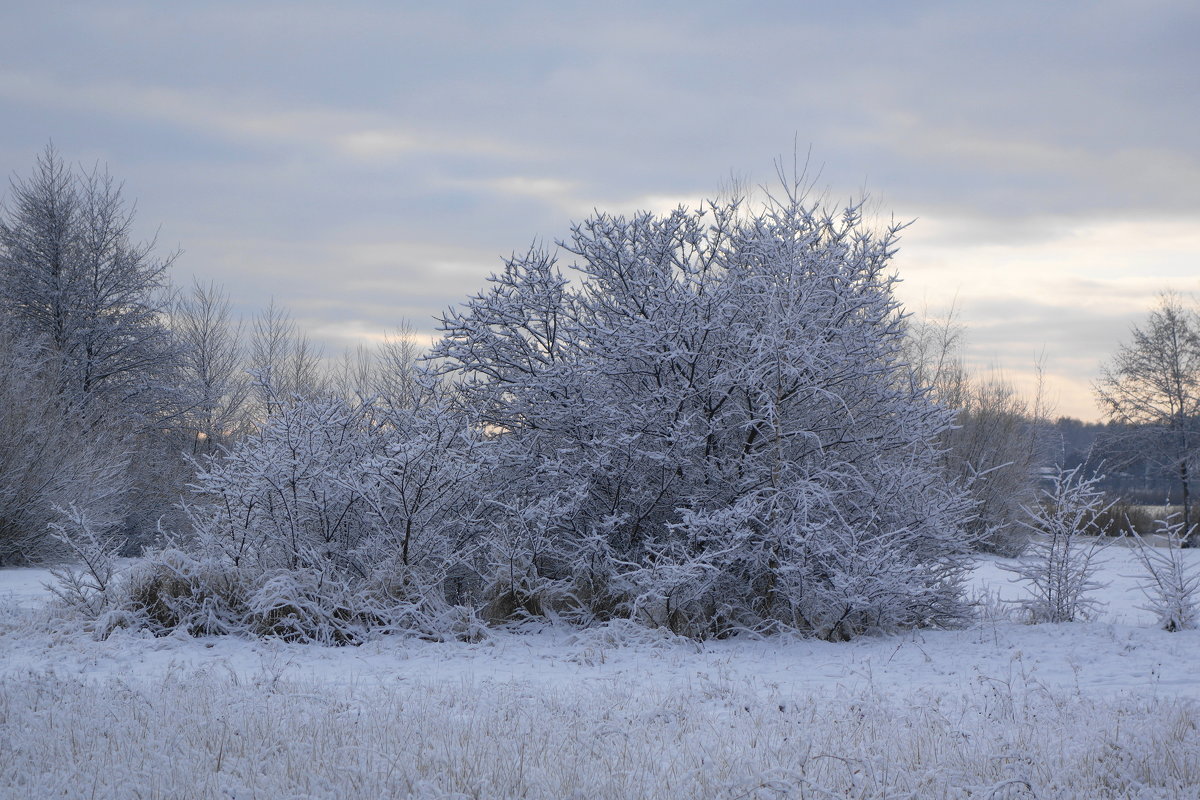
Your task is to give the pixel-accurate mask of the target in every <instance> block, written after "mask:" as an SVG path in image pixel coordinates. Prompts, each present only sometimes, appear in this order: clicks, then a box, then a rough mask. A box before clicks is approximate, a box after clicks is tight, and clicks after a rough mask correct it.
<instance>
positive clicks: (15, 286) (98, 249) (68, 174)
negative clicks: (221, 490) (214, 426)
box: [0, 147, 188, 427]
mask: <svg viewBox="0 0 1200 800" xmlns="http://www.w3.org/2000/svg"><path fill="white" fill-rule="evenodd" d="M132 227H133V211H132V210H131V208H130V207H129V206H128V204H127V203H126V202H125V200H124V198H123V197H122V195H121V187H120V185H118V184H117V183H116V182H115V181H114V180H113V179H112V178H111V177H110V176H109V175H107V174H106V173H102V172H100V171H99V170H93V171H92V172H86V173H82V174H79V173H77V172H75V171H74V170H72V169H71V168H70V167H69V166H67V165H66V164H65V163H64V162H63V160H62V158H61V157H60V156H59V155H58V153H56V152H55V151H54V150H53V149H52V148H49V147H48V148H47V149H46V150H45V152H44V153H43V154H42V155H41V156H40V157H39V158H38V160H37V163H36V164H35V166H34V171H33V174H32V175H31V176H30V177H28V178H25V179H16V180H14V181H13V182H12V184H11V186H10V191H9V197H8V199H7V202H6V203H5V206H4V211H3V213H2V214H0V313H3V314H5V315H6V316H8V317H9V318H10V319H11V321H12V324H13V326H14V328H15V330H16V331H17V333H18V335H21V336H22V337H23V338H26V339H29V340H37V341H39V342H41V343H42V344H43V346H44V347H46V348H48V350H49V352H50V353H51V354H53V356H54V359H55V362H56V365H57V369H58V373H59V375H58V377H59V381H60V394H61V395H62V396H63V397H65V398H66V399H67V400H69V401H70V403H71V404H72V406H73V407H77V408H88V407H92V406H97V405H98V406H102V407H103V408H104V410H105V413H106V415H109V416H113V415H120V416H122V417H125V418H127V419H129V420H132V421H134V422H136V423H138V424H141V425H143V426H145V427H162V426H164V425H166V424H171V423H172V421H173V420H174V419H175V418H176V417H177V415H178V414H179V413H180V412H181V410H182V409H183V408H185V407H186V405H187V401H188V399H187V398H186V397H183V396H181V394H180V391H179V386H180V384H179V381H178V376H177V375H176V372H175V370H176V365H177V363H178V358H177V356H178V349H177V348H176V346H175V343H174V341H173V339H172V336H171V332H170V330H169V328H168V326H167V314H166V311H167V304H166V303H167V298H166V293H165V291H164V290H165V289H166V282H167V278H166V271H167V268H168V266H169V265H170V263H171V258H166V259H162V258H157V257H155V255H154V252H153V251H154V243H153V242H145V243H138V242H135V241H134V240H133V238H132Z"/></svg>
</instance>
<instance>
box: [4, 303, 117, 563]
mask: <svg viewBox="0 0 1200 800" xmlns="http://www.w3.org/2000/svg"><path fill="white" fill-rule="evenodd" d="M58 385H59V384H58V371H57V366H56V364H55V362H54V359H52V358H51V357H50V355H49V354H48V352H47V349H46V348H44V347H41V346H40V345H39V344H38V343H37V342H31V341H26V340H24V339H22V338H21V337H19V336H17V335H16V334H15V333H14V332H13V331H12V330H11V328H10V327H9V326H7V325H6V324H4V320H3V319H2V318H0V566H5V565H8V564H14V563H28V562H30V561H37V560H44V559H53V558H55V557H56V556H58V555H62V554H63V553H62V549H61V548H60V546H59V545H60V542H59V541H58V540H57V539H55V538H54V537H53V536H52V535H51V528H50V526H51V524H53V523H56V522H58V521H59V519H58V515H57V512H56V509H58V508H66V507H68V506H70V505H72V504H74V505H75V506H76V508H77V509H79V510H81V511H82V512H84V513H86V514H87V515H88V516H89V517H90V518H91V519H92V520H94V521H95V522H96V523H97V524H99V525H102V526H111V525H114V524H115V523H116V521H117V520H118V519H119V511H120V508H121V506H122V496H123V494H124V492H125V471H126V467H127V462H128V458H129V457H128V453H127V452H126V450H125V446H126V442H125V441H124V440H123V438H122V437H121V436H119V435H117V434H115V433H113V432H112V431H110V430H108V429H107V428H106V427H105V426H104V424H103V420H102V419H98V418H97V417H96V416H95V415H94V414H92V413H88V412H82V413H81V412H71V413H68V411H69V409H68V408H67V406H68V405H69V404H68V402H67V400H66V399H65V398H63V397H62V395H61V394H59V393H58V391H57V390H58Z"/></svg>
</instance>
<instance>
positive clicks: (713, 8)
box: [0, 0, 1200, 419]
mask: <svg viewBox="0 0 1200 800" xmlns="http://www.w3.org/2000/svg"><path fill="white" fill-rule="evenodd" d="M1198 41H1200V4H1197V3H1195V2H1171V1H1169V0H1137V1H1136V2H1132V1H1128V0H1115V1H1106V0H1096V2H1071V1H1070V0H1066V1H1064V2H1054V3H1047V2H1044V0H1038V1H1037V2H1026V1H1025V0H1015V1H1014V2H1005V3H993V2H966V1H964V0H959V1H958V2H919V1H918V2H905V3H896V2H894V0H893V1H892V2H856V3H829V2H823V3H809V2H797V1H796V0H792V1H791V2H771V1H770V0H768V1H766V2H756V3H720V2H705V1H704V0H697V1H694V2H687V3H676V2H657V3H653V4H650V3H644V2H643V3H625V2H610V3H604V4H601V3H594V2H593V3H578V4H577V3H569V2H554V3H540V2H522V3H484V2H462V3H454V2H447V3H436V4H435V3H407V2H379V3H366V2H337V3H327V4H326V3H316V2H308V3H303V4H300V3H270V2H262V3H254V4H249V3H244V2H228V3H225V2H201V1H196V2H189V3H186V4H184V3H161V2H147V3H129V2H88V3H78V4H71V3H50V2H46V3H16V2H2V0H0V54H2V55H0V120H2V121H3V124H2V125H0V168H2V169H3V170H4V171H5V172H6V173H7V174H8V175H9V176H10V177H11V176H17V177H20V176H23V175H27V174H28V173H29V172H30V170H31V168H32V165H33V162H34V159H35V158H36V156H37V154H38V153H39V152H40V151H41V150H42V149H43V148H44V147H45V146H46V144H47V143H48V142H53V144H54V147H55V148H56V149H57V150H58V151H59V153H60V154H61V155H62V156H63V157H64V158H65V159H67V160H68V161H70V162H72V163H77V164H80V165H83V166H84V167H90V166H92V165H95V164H100V165H102V166H103V167H106V168H107V170H108V171H109V172H110V173H111V174H112V175H113V176H115V177H117V178H119V179H121V180H123V181H124V184H125V192H126V194H127V196H128V197H130V198H131V199H136V201H137V227H138V231H137V232H138V235H139V236H140V237H141V238H149V237H155V236H156V237H157V242H158V246H159V251H160V252H162V253H164V254H165V253H168V252H171V251H173V250H175V249H179V250H181V251H182V253H181V255H180V257H179V259H178V260H177V262H176V264H175V267H174V275H175V279H176V281H177V282H179V283H181V284H186V283H189V282H190V281H191V280H192V278H193V276H194V277H196V278H197V279H199V280H201V281H205V282H207V281H210V280H211V281H216V282H218V283H220V284H222V285H223V286H224V287H225V289H226V290H227V291H228V292H229V294H230V295H231V297H232V298H233V300H234V303H235V306H236V308H237V310H238V311H239V312H240V313H242V314H245V315H247V316H251V315H253V314H255V313H257V312H258V311H259V310H261V309H262V308H264V307H265V306H266V305H267V304H269V303H270V302H272V300H274V301H275V302H276V303H278V304H280V305H283V306H285V307H287V308H289V309H290V310H291V312H292V314H293V316H294V317H295V318H296V319H297V321H298V322H299V323H300V325H301V326H302V327H303V328H304V329H306V330H307V331H308V332H309V334H310V335H311V336H312V338H313V339H315V340H316V341H318V342H321V343H323V344H324V346H325V349H326V352H327V353H331V354H334V353H339V352H341V350H342V349H343V348H346V347H353V346H355V345H356V344H358V343H360V342H371V341H378V340H379V339H381V338H382V337H383V336H384V335H385V334H386V333H387V332H388V331H390V330H393V329H395V328H396V327H397V326H399V325H401V324H402V323H404V322H405V321H407V322H409V323H410V324H411V325H412V327H413V328H414V330H415V331H416V332H417V334H418V335H421V336H430V335H432V334H433V332H434V330H435V328H436V322H435V317H436V315H438V314H440V313H441V312H443V311H444V310H445V309H446V308H447V307H449V306H452V305H455V304H457V303H459V302H461V301H462V300H464V299H465V298H466V297H467V296H468V295H470V294H472V293H474V292H476V291H478V290H479V289H481V288H482V287H483V286H484V283H485V281H486V278H487V276H488V275H489V274H490V273H492V272H494V271H496V270H498V269H500V268H501V265H502V259H503V257H504V256H506V255H508V254H510V253H513V252H517V251H524V250H526V249H527V248H528V247H529V246H530V244H531V243H534V242H541V243H546V244H552V243H553V242H554V241H555V240H556V239H561V238H563V237H564V236H566V235H567V234H568V232H569V230H570V224H571V222H573V221H580V220H582V219H583V218H585V217H586V216H588V215H589V214H591V213H592V212H593V211H594V210H597V209H598V210H602V211H609V212H621V213H628V212H632V211H634V210H638V209H646V210H654V211H666V210H669V209H671V208H673V207H674V206H676V205H678V204H680V203H683V204H687V205H689V206H692V207H694V206H695V205H696V204H697V203H699V202H700V201H701V200H702V199H703V198H706V197H711V196H713V195H715V194H717V193H718V192H720V191H721V190H722V189H723V188H725V187H727V186H728V185H729V184H730V183H731V182H736V183H741V184H744V185H750V186H759V185H765V186H770V185H771V183H772V182H773V181H774V180H775V164H776V162H777V161H778V160H780V159H781V158H782V159H783V161H784V162H785V163H787V164H790V163H791V162H792V159H793V155H794V154H796V155H798V158H799V160H800V161H801V162H806V163H807V165H808V167H807V179H808V180H809V182H810V183H811V185H812V186H813V187H814V191H815V192H816V193H818V194H820V195H821V196H822V197H824V198H825V202H827V203H829V204H832V205H838V204H843V203H845V202H848V201H850V200H851V199H853V198H858V197H860V196H862V195H864V194H865V195H867V196H868V198H869V207H870V208H871V209H873V210H874V211H875V212H876V213H877V214H879V215H881V216H882V217H885V218H887V217H894V218H895V219H897V220H903V221H912V225H911V226H910V227H909V228H908V229H907V230H906V231H905V234H904V238H903V240H902V242H901V249H900V252H899V253H898V254H897V256H896V258H895V261H894V265H895V268H896V271H897V273H898V274H899V276H900V278H901V279H902V283H901V284H900V285H899V288H898V292H899V295H900V298H901V299H902V300H903V301H904V302H905V304H906V305H907V306H908V308H909V309H911V310H913V311H914V312H924V311H925V310H928V311H929V312H930V313H933V314H940V313H944V312H945V311H946V310H947V309H948V308H950V307H951V306H952V307H953V308H954V309H955V313H956V315H957V317H958V319H959V320H961V321H962V322H963V323H964V324H965V325H966V326H967V340H966V341H967V345H966V357H967V360H968V362H969V364H970V365H971V366H972V368H973V369H975V370H977V371H978V372H979V373H980V374H993V373H997V374H1002V375H1004V376H1005V377H1006V378H1008V379H1010V380H1012V381H1013V382H1014V383H1016V384H1017V385H1018V387H1020V388H1022V389H1023V390H1025V391H1031V390H1032V375H1033V373H1034V368H1035V365H1036V364H1037V363H1038V362H1039V360H1040V362H1041V363H1042V364H1043V369H1044V372H1045V376H1046V384H1045V387H1046V398H1047V399H1048V400H1049V401H1050V402H1051V404H1052V405H1053V407H1054V410H1055V412H1056V413H1057V414H1062V415H1071V416H1076V417H1081V418H1084V419H1097V418H1099V411H1098V409H1097V407H1096V404H1095V401H1094V399H1093V395H1092V390H1091V385H1092V382H1093V381H1094V380H1095V379H1096V378H1097V377H1098V375H1099V372H1100V369H1101V367H1102V365H1103V364H1104V363H1105V362H1106V361H1107V360H1108V359H1109V358H1110V357H1111V356H1112V354H1113V353H1114V352H1115V351H1116V348H1117V347H1118V346H1119V344H1120V343H1121V342H1122V341H1127V340H1128V338H1129V332H1130V328H1131V326H1132V325H1135V324H1137V323H1139V322H1140V321H1141V320H1143V319H1144V318H1145V317H1146V315H1147V313H1148V312H1149V310H1150V309H1151V307H1152V306H1153V305H1154V303H1155V302H1156V296H1157V294H1158V293H1159V292H1161V291H1163V290H1167V289H1170V290H1174V291H1177V292H1180V293H1182V294H1184V295H1191V294H1193V293H1197V294H1200V46H1198V45H1197V42H1198Z"/></svg>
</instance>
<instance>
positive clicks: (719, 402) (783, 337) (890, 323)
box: [434, 191, 968, 638]
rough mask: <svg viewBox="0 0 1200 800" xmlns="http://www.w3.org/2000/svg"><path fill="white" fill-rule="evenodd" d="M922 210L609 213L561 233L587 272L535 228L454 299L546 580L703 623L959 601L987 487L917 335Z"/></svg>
mask: <svg viewBox="0 0 1200 800" xmlns="http://www.w3.org/2000/svg"><path fill="white" fill-rule="evenodd" d="M900 227H901V226H893V227H891V228H889V229H887V230H885V231H883V232H882V233H878V234H876V233H873V232H872V231H870V230H869V229H868V228H867V227H866V226H865V225H864V223H863V221H862V218H861V215H860V211H859V208H858V207H857V206H853V207H850V208H848V209H846V210H845V211H844V212H842V213H840V214H836V215H835V214H828V213H826V212H824V211H823V210H821V209H820V208H818V207H817V206H815V205H813V204H810V203H807V202H806V201H805V200H804V198H803V197H802V196H801V195H800V193H799V192H795V191H793V192H785V193H784V195H783V197H781V198H778V199H774V200H771V201H770V203H769V205H768V207H767V208H766V210H765V211H763V212H762V213H749V212H747V211H745V210H744V209H743V208H741V207H739V205H738V204H737V203H736V202H728V203H719V202H714V203H710V204H709V205H708V206H706V207H705V208H704V209H703V210H699V211H687V210H684V209H679V210H677V211H675V212H673V213H670V214H667V215H665V216H655V215H652V214H648V213H640V214H637V215H635V216H633V217H614V216H609V215H604V214H601V215H597V216H595V217H593V218H591V219H589V220H587V221H585V222H583V223H582V224H579V225H577V226H575V228H574V229H573V234H572V236H571V238H570V239H569V240H568V241H566V242H563V243H561V249H562V250H563V251H564V253H565V254H566V255H567V256H569V257H570V258H571V263H570V273H569V274H571V275H572V278H568V276H567V275H564V274H563V273H562V272H561V271H560V270H559V269H558V267H557V265H556V261H555V256H553V255H552V254H550V253H549V252H545V251H542V250H537V249H535V250H532V251H530V252H528V253H526V254H524V255H521V256H515V257H513V258H511V259H509V260H508V262H507V263H506V265H505V268H504V271H503V272H502V273H500V274H499V275H495V276H493V278H492V279H491V287H490V288H489V289H488V290H486V291H484V292H482V293H480V294H478V295H476V296H475V297H473V298H471V299H470V300H469V301H468V302H467V304H466V305H465V307H463V308H462V309H460V310H456V311H451V312H449V313H448V314H446V315H445V316H444V318H443V320H442V328H443V331H444V334H445V335H444V338H443V339H442V341H441V342H440V343H439V344H438V345H437V346H436V347H435V350H434V356H435V357H436V358H438V359H441V363H442V364H443V368H444V371H445V372H446V373H448V374H452V375H454V376H456V377H457V378H459V379H460V380H461V382H462V386H461V390H462V392H463V394H464V397H465V398H466V401H467V402H468V404H470V405H471V406H472V407H473V408H474V409H475V410H476V412H477V413H478V414H479V416H480V418H481V420H482V422H483V423H484V424H485V426H486V430H487V431H488V432H489V433H490V434H491V440H490V441H489V442H488V445H489V448H488V449H489V451H490V455H489V456H488V458H489V459H490V463H491V464H494V465H495V472H494V475H495V476H497V477H494V479H493V480H494V481H495V488H494V489H493V494H492V495H491V496H490V497H485V507H487V508H491V509H493V510H494V511H495V514H496V521H495V522H494V524H495V525H496V526H497V527H498V528H499V529H503V530H507V531H508V532H509V536H510V537H511V536H512V535H514V532H515V531H520V530H528V532H529V535H528V537H527V538H528V540H529V542H530V545H529V546H530V548H531V549H530V551H529V552H527V553H526V554H525V557H524V558H523V559H522V560H521V568H522V569H523V570H525V572H526V573H527V574H526V578H525V579H524V581H523V584H522V585H524V586H525V587H528V588H529V589H530V590H533V591H536V589H537V586H538V585H539V581H541V582H542V583H544V584H545V585H547V586H551V587H553V588H554V591H553V592H551V594H554V595H555V596H559V597H563V598H566V601H567V602H574V603H575V604H577V605H579V604H583V605H587V606H589V607H590V608H591V609H593V610H595V611H597V612H598V613H624V614H629V615H633V616H635V617H637V618H639V619H642V620H644V621H646V622H649V623H651V624H655V625H665V626H670V627H672V628H673V629H675V630H679V631H683V632H688V633H691V634H693V635H723V634H726V633H729V632H732V631H734V630H737V629H740V628H754V629H770V628H773V627H777V626H785V627H789V628H798V629H801V630H804V631H808V632H810V633H813V634H815V635H819V636H824V637H828V638H845V637H849V636H853V635H856V634H859V633H862V632H865V631H872V630H890V629H895V628H898V627H902V626H911V625H921V624H935V623H939V622H944V621H947V620H950V619H952V618H954V617H956V615H957V614H958V613H959V612H960V611H961V606H960V603H959V583H958V580H959V577H960V572H961V569H962V567H963V563H964V562H963V558H964V553H965V550H966V548H967V545H968V537H967V535H966V534H965V532H964V530H963V520H964V518H965V517H966V516H967V515H968V511H967V508H968V501H967V499H966V497H965V496H964V495H963V493H962V492H961V491H959V490H958V489H957V488H955V487H953V486H950V485H948V484H947V482H946V481H945V480H944V478H943V476H942V473H941V471H940V467H939V462H938V459H939V454H938V451H937V447H936V446H935V441H936V440H937V437H938V436H939V435H940V434H941V433H942V432H943V431H945V430H946V428H947V426H948V425H949V421H950V412H947V411H944V410H942V409H940V408H938V407H937V406H935V405H934V404H933V403H932V402H930V400H929V398H928V397H927V395H926V391H925V389H924V388H923V387H919V386H915V385H914V384H913V382H912V381H911V380H910V376H909V373H908V370H907V368H906V365H905V363H904V360H903V359H902V357H901V351H902V345H903V338H904V316H903V313H902V310H901V308H900V306H899V304H898V302H897V301H896V299H895V297H894V294H893V286H894V282H895V277H894V275H893V274H892V273H891V272H890V271H889V263H890V259H891V257H892V255H893V254H894V252H895V246H896V238H897V235H898V233H899V231H900ZM551 499H552V500H553V502H552V507H549V508H547V507H545V506H546V503H547V502H550V501H551ZM514 574H515V573H514Z"/></svg>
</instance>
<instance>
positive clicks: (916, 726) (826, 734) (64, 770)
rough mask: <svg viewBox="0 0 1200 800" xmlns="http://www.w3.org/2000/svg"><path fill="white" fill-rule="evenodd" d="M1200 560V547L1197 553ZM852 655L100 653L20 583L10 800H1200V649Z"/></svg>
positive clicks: (937, 641) (644, 635)
mask: <svg viewBox="0 0 1200 800" xmlns="http://www.w3.org/2000/svg"><path fill="white" fill-rule="evenodd" d="M1196 556H1200V553H1189V557H1196ZM1104 560H1105V564H1104V566H1103V572H1102V577H1103V579H1104V580H1106V581H1109V584H1110V585H1109V586H1108V588H1107V589H1105V590H1104V591H1103V592H1102V593H1101V597H1102V599H1103V601H1104V602H1105V607H1104V610H1103V612H1102V614H1101V616H1100V617H1099V618H1098V619H1096V620H1094V621H1091V622H1087V623H1076V624H1061V625H1040V626H1028V625H1022V624H1019V623H1017V622H1015V621H1013V620H1011V619H1008V618H1006V616H1005V614H1004V610H1003V605H1002V604H1001V603H999V602H998V598H1014V597H1016V596H1018V595H1019V594H1020V592H1021V591H1022V589H1021V587H1019V586H1017V585H1014V584H1012V583H1010V582H1009V573H1006V572H1003V571H1002V570H1000V569H999V566H998V562H997V560H984V561H982V562H981V563H980V565H979V567H978V569H977V570H976V573H975V578H974V586H975V590H976V591H977V593H978V594H979V595H980V596H981V597H983V596H988V597H991V598H992V600H991V601H989V602H988V603H987V609H986V611H985V614H984V621H983V622H980V623H979V624H977V625H975V626H973V627H971V628H968V629H965V630H956V631H917V632H913V633H909V634H906V635H904V636H897V637H891V638H867V639H861V640H857V641H854V642H850V643H844V644H832V643H827V642H819V641H811V640H800V639H795V640H793V639H787V638H780V637H777V638H772V639H765V640H728V641H716V642H704V643H700V644H697V643H694V642H690V641H686V640H681V639H676V638H673V637H670V636H668V635H665V634H662V633H658V632H654V631H648V630H645V629H642V628H638V627H635V626H630V625H626V626H622V625H617V626H612V627H610V628H606V629H598V630H591V631H582V632H570V631H565V630H561V629H552V630H544V631H541V632H536V633H526V634H515V633H497V634H494V635H493V636H491V637H489V638H488V639H486V640H484V641H482V642H478V643H474V644H462V643H433V642H422V641H415V640H409V639H401V638H396V639H385V640H381V641H375V642H370V643H368V644H366V645H363V646H361V647H345V648H321V647H312V646H304V645H292V644H287V643H283V642H277V641H249V640H241V639H232V638H214V639H190V638H186V637H180V638H177V637H167V638H161V639H155V638H152V637H146V636H142V635H140V634H136V633H129V632H118V633H116V634H115V635H114V636H112V637H110V638H109V639H107V640H105V641H95V640H94V639H93V638H91V636H90V635H88V633H87V632H86V631H84V630H82V629H81V628H80V627H79V626H78V625H77V624H75V623H68V622H65V621H63V620H61V619H60V618H57V617H55V616H54V615H53V614H52V612H51V611H50V610H48V609H47V604H48V602H49V596H48V593H47V592H46V590H45V589H43V588H42V586H41V583H42V581H44V580H47V579H48V578H47V576H46V574H45V573H43V572H39V571H37V570H22V569H4V570H0V796H2V797H31V798H34V797H38V798H40V797H113V798H117V797H164V798H165V797H213V798H218V797H227V798H250V797H261V798H276V797H363V798H367V797H372V798H374V797H442V798H450V797H453V798H459V797H530V798H533V797H547V798H552V797H553V798H557V797H580V798H584V797H589V798H590V797H605V798H619V797H730V798H732V797H745V798H750V797H814V798H820V797H880V798H883V797H889V798H890V797H912V798H926V797H931V798H933V797H968V796H970V797H983V798H988V797H992V798H1017V797H1038V798H1059V797H1062V798H1073V797H1078V798H1099V797H1114V798H1116V797H1122V798H1124V797H1131V798H1142V797H1144V798H1151V797H1154V798H1158V797H1162V798H1192V799H1193V800H1194V799H1195V798H1197V797H1200V669H1198V668H1197V665H1198V664H1200V632H1197V631H1185V632H1181V633H1166V632H1163V631H1160V630H1156V629H1155V628H1154V627H1153V616H1152V615H1151V614H1150V613H1149V612H1146V611H1144V610H1141V609H1139V608H1138V606H1139V605H1140V604H1141V603H1142V602H1144V599H1143V598H1142V596H1141V594H1140V592H1138V590H1137V589H1136V586H1135V584H1136V581H1137V578H1136V576H1137V575H1138V573H1139V569H1138V567H1137V564H1136V562H1135V561H1134V559H1133V558H1132V557H1131V555H1130V552H1129V550H1128V549H1126V548H1124V547H1120V546H1117V547H1112V548H1109V550H1108V551H1106V553H1105V555H1104Z"/></svg>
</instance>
